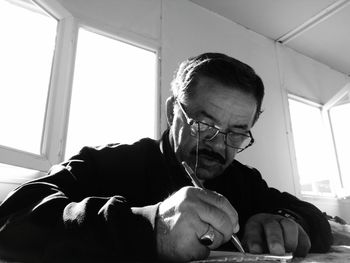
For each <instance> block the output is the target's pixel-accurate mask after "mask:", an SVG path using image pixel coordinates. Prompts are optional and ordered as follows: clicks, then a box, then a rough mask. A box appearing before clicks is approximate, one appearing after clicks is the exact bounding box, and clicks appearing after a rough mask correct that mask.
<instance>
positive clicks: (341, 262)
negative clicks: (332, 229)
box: [193, 246, 350, 263]
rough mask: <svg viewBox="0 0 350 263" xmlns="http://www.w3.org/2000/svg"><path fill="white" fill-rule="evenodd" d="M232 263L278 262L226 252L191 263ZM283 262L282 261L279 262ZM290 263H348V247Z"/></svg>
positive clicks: (334, 248) (337, 247) (335, 248)
mask: <svg viewBox="0 0 350 263" xmlns="http://www.w3.org/2000/svg"><path fill="white" fill-rule="evenodd" d="M215 262H217V263H221V262H227V263H234V262H243V263H251V262H258V263H264V262H270V263H271V262H276V263H277V262H279V261H264V260H258V261H256V260H255V261H254V260H251V259H249V258H242V254H241V253H238V252H227V251H215V252H213V253H211V255H210V256H209V258H208V259H206V260H200V261H193V263H215ZM281 262H283V261H281ZM289 262H291V263H350V246H332V248H331V249H330V251H329V252H328V253H325V254H316V253H311V254H308V255H307V257H305V258H293V259H292V261H289Z"/></svg>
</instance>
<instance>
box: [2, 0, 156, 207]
mask: <svg viewBox="0 0 350 263" xmlns="http://www.w3.org/2000/svg"><path fill="white" fill-rule="evenodd" d="M37 2H38V3H39V4H37ZM60 2H61V1H56V0H40V1H39V0H32V1H30V0H0V32H1V35H0V37H1V44H0V72H1V77H0V112H1V113H0V121H1V123H2V125H1V129H0V182H6V183H10V184H12V183H13V184H17V183H20V182H24V181H27V180H28V179H32V178H35V177H37V176H39V175H42V173H46V172H47V171H48V170H49V169H50V167H51V166H52V165H53V164H56V163H59V162H61V161H63V160H64V154H65V151H66V156H67V158H68V157H70V156H71V155H73V154H75V153H77V151H78V150H79V149H80V148H81V147H82V146H84V145H94V146H95V145H101V144H105V143H111V142H126V143H127V142H131V141H134V140H137V139H139V138H141V137H153V138H155V137H156V135H157V134H158V131H157V130H156V129H157V128H158V126H157V121H158V116H157V106H158V101H157V88H156V87H157V85H156V77H157V76H156V72H157V66H158V65H157V54H156V51H153V50H156V48H157V45H158V44H157V43H156V42H154V40H153V39H148V38H144V37H142V36H138V35H137V36H130V34H128V33H129V32H127V31H125V35H126V36H128V37H131V38H135V39H137V41H138V42H140V43H143V44H144V45H145V46H152V48H153V49H152V48H151V47H150V48H149V49H146V48H140V47H136V46H135V45H131V44H126V43H125V42H121V41H118V40H116V39H113V38H110V37H105V36H102V35H100V34H96V33H92V32H90V31H87V30H84V29H80V30H79V23H78V22H79V21H77V20H76V19H75V18H74V17H73V16H72V14H71V13H70V12H69V11H68V10H67V9H65V7H64V6H63V5H61V3H60ZM96 26H98V24H97V25H96ZM101 27H103V25H101ZM107 30H108V29H107ZM111 30H112V31H113V30H114V29H111ZM118 32H120V33H123V31H122V30H119V31H118ZM77 37H78V43H77ZM151 49H152V51H150V50H151ZM74 60H75V64H74ZM73 69H74V70H73ZM73 75H74V76H73ZM0 186H1V184H0ZM0 200H1V198H0Z"/></svg>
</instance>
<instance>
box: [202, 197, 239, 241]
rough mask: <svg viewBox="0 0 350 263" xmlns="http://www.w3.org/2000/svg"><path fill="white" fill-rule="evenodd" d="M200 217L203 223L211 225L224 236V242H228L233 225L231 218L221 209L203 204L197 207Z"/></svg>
mask: <svg viewBox="0 0 350 263" xmlns="http://www.w3.org/2000/svg"><path fill="white" fill-rule="evenodd" d="M196 209H197V213H198V216H199V217H200V219H201V220H202V221H203V222H206V223H208V224H209V225H211V226H212V227H213V228H214V229H215V230H216V231H217V232H219V233H221V235H222V236H223V242H227V241H228V240H229V239H230V237H231V235H232V233H233V225H232V223H231V220H230V218H229V216H228V215H227V214H226V213H225V212H223V211H222V210H221V209H219V208H217V207H215V206H213V205H211V204H208V203H204V202H203V203H202V204H200V205H198V206H197V207H196Z"/></svg>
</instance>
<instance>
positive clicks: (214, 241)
mask: <svg viewBox="0 0 350 263" xmlns="http://www.w3.org/2000/svg"><path fill="white" fill-rule="evenodd" d="M200 242H201V243H202V244H203V245H205V246H207V247H209V248H210V249H216V248H218V247H219V246H221V245H222V244H223V242H224V236H223V235H222V234H221V233H220V232H219V231H217V230H216V229H214V228H213V227H212V226H209V228H208V231H207V232H206V233H205V234H204V235H203V236H202V237H201V238H200Z"/></svg>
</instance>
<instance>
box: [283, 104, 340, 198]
mask: <svg viewBox="0 0 350 263" xmlns="http://www.w3.org/2000/svg"><path fill="white" fill-rule="evenodd" d="M289 110H290V117H291V124H292V132H293V141H294V147H295V154H296V163H297V168H298V174H299V180H300V185H301V192H302V193H309V194H320V195H323V194H325V195H327V194H331V193H332V192H333V189H332V177H334V176H335V175H336V174H337V171H336V167H335V166H334V161H332V160H334V157H333V156H332V155H334V151H333V148H332V147H331V143H330V138H329V137H328V136H327V133H326V129H325V126H324V122H323V118H322V115H321V109H320V107H316V106H314V105H310V104H307V103H304V102H301V101H297V100H294V99H291V98H289Z"/></svg>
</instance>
